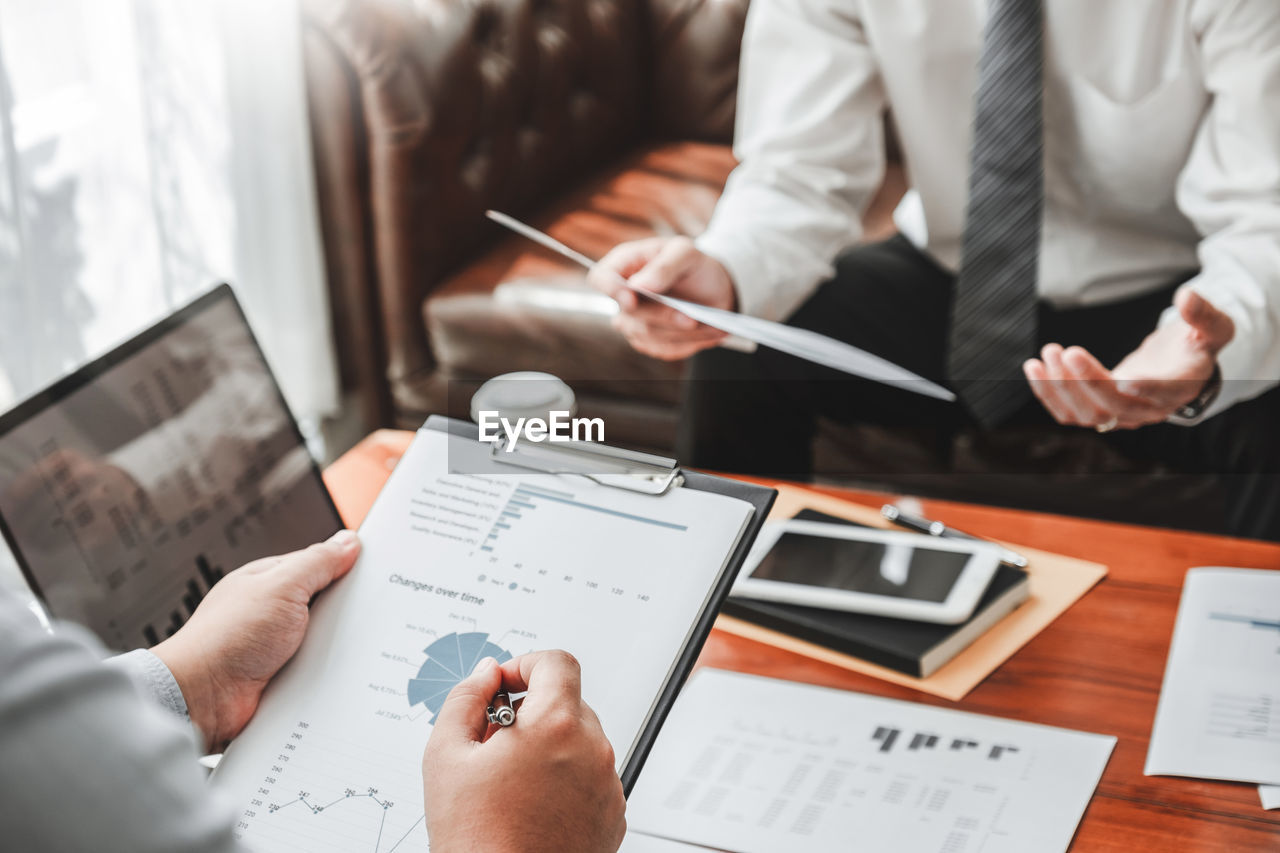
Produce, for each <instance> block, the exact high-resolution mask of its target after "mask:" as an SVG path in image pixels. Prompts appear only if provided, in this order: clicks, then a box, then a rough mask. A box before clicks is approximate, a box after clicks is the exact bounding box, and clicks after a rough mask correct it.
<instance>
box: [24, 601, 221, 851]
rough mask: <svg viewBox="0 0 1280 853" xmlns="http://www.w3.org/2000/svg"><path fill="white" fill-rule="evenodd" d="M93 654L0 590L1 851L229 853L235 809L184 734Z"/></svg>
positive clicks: (75, 633)
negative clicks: (213, 787) (208, 777)
mask: <svg viewBox="0 0 1280 853" xmlns="http://www.w3.org/2000/svg"><path fill="white" fill-rule="evenodd" d="M100 653H101V647H99V646H98V645H97V643H96V642H94V641H93V639H92V638H91V637H90V636H89V635H88V634H87V633H86V632H83V631H80V630H78V629H75V628H74V627H68V628H64V629H60V630H59V631H58V632H57V633H54V634H50V633H47V632H46V631H44V630H43V629H42V628H41V627H40V626H39V625H38V624H37V623H36V622H35V620H34V619H33V618H32V616H31V614H30V612H29V611H27V610H26V609H25V608H23V607H22V606H21V605H20V604H18V603H16V602H15V601H13V599H12V598H11V597H10V596H7V595H5V594H4V593H3V592H0V791H3V792H4V796H2V797H0V847H3V848H4V849H5V850H15V851H16V850H32V851H34V850H57V851H61V852H62V853H233V851H236V853H239V851H241V850H242V848H241V847H240V846H239V845H238V844H237V843H236V841H235V839H234V837H233V831H234V826H235V818H234V814H235V811H234V809H233V808H232V806H231V804H230V803H228V802H227V801H225V800H223V799H222V798H221V797H220V796H218V795H215V794H214V793H213V792H211V791H210V789H209V787H208V785H207V784H206V783H205V778H204V772H203V771H202V770H201V769H200V766H199V765H198V764H197V761H196V759H197V752H196V748H195V743H194V740H193V738H192V733H191V728H190V726H187V725H184V724H183V723H182V722H181V721H180V720H178V719H177V718H175V716H174V715H173V714H171V713H167V712H166V711H164V710H162V709H161V708H160V707H159V706H158V705H157V704H156V703H155V702H152V701H148V700H147V699H146V698H145V697H143V696H141V695H139V694H138V692H137V690H136V689H135V688H134V686H133V684H131V683H130V681H129V678H127V677H126V676H125V674H124V673H123V672H121V671H120V669H119V668H117V667H115V666H105V665H103V663H102V661H101V660H100V658H99V656H100ZM157 662H158V661H157ZM128 665H130V664H126V666H128ZM174 686H175V687H176V684H175V685H174Z"/></svg>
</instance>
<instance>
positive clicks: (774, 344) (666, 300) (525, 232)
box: [485, 210, 956, 402]
mask: <svg viewBox="0 0 1280 853" xmlns="http://www.w3.org/2000/svg"><path fill="white" fill-rule="evenodd" d="M485 216H487V217H488V218H489V219H491V220H493V221H494V222H496V223H498V224H499V225H501V226H503V227H504V228H508V229H510V230H511V231H514V232H516V233H517V234H519V235H520V236H522V237H525V238H527V239H529V240H532V241H533V242H535V243H537V244H538V245H540V246H543V247H545V248H547V249H550V250H551V251H553V252H555V253H556V254H558V255H560V256H561V257H564V258H568V259H569V260H571V261H573V262H574V263H576V264H578V265H580V266H582V267H584V268H585V269H587V270H591V269H594V268H595V266H596V262H595V261H593V260H592V259H591V258H589V257H587V256H586V255H584V254H582V253H581V252H579V251H576V250H574V249H571V248H569V247H568V246H566V245H565V244H563V243H561V242H560V241H559V240H557V239H555V238H554V237H552V236H551V235H549V234H545V233H543V232H542V231H539V230H538V229H536V228H533V227H532V226H530V225H526V224H525V223H523V222H521V221H520V220H518V219H516V218H514V217H511V216H508V215H507V214H505V213H502V212H501V211H497V210H487V211H485ZM618 280H619V281H620V282H622V284H624V285H625V286H626V287H628V288H630V289H631V290H633V291H635V292H636V293H638V294H640V295H641V296H644V297H646V298H647V299H652V300H653V301H655V302H657V303H659V304H661V305H665V306H667V307H668V308H670V309H672V310H673V311H678V312H679V313H681V314H683V315H685V316H686V317H691V318H693V319H694V320H697V321H698V322H699V323H702V324H703V325H705V326H710V327H711V328H713V329H719V330H720V331H722V332H725V333H726V334H729V335H733V336H735V337H738V338H741V339H743V340H747V341H751V342H752V343H756V344H761V345H763V346H767V347H770V348H772V349H776V350H778V351H779V352H784V353H786V354H788V355H793V356H795V357H796V358H801V359H804V360H805V361H811V362H813V363H814V364H820V365H822V366H824V367H829V368H831V369H832V370H839V371H841V372H842V373H848V374H850V375H852V376H859V377H862V378H863V379H870V380H872V381H874V382H880V383H882V384H885V385H890V386H893V387H895V388H901V389H902V390H904V391H911V392H913V393H915V394H922V395H924V396H926V397H936V398H937V399H939V400H946V401H948V402H954V401H955V399H956V395H955V394H953V393H952V392H951V391H948V390H947V389H946V388H943V387H942V386H941V385H938V384H937V383H934V382H930V381H929V380H928V379H925V378H924V377H923V376H918V375H917V374H915V373H912V372H911V371H910V370H907V369H906V368H905V367H900V366H898V365H896V364H894V363H893V362H891V361H888V360H887V359H883V358H881V357H880V356H878V355H873V354H872V353H869V352H867V351H866V350H863V349H859V348H858V347H855V346H853V345H852V344H847V343H845V342H844V341H838V340H836V339H835V338H830V337H827V336H826V335H820V334H818V333H817V332H811V331H809V330H808V329H798V328H795V327H794V326H787V325H785V324H783V323H775V322H773V321H771V320H764V319H761V318H759V317H751V316H749V315H746V314H739V313H737V312H736V311H725V310H723V309H720V308H712V307H711V306H709V305H699V304H698V303H696V302H688V301H686V300H684V299H676V298H674V297H671V296H667V295H665V294H662V293H653V292H651V291H648V290H642V289H640V288H638V287H636V286H635V285H633V284H632V283H631V282H629V281H627V280H626V279H625V278H623V277H622V276H618ZM734 348H735V349H736V348H740V347H734Z"/></svg>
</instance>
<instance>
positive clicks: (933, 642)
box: [724, 509, 1030, 678]
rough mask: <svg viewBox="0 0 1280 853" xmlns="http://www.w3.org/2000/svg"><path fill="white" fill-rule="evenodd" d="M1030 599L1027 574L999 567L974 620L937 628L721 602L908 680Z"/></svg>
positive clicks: (805, 515)
mask: <svg viewBox="0 0 1280 853" xmlns="http://www.w3.org/2000/svg"><path fill="white" fill-rule="evenodd" d="M795 518H796V520H797V521H818V522H825V523H828V524H845V525H851V526H853V527H866V526H867V525H865V524H858V523H857V522H853V521H849V520H848V519H845V518H840V517H838V516H834V515H828V514H827V513H825V512H818V511H817V510H812V509H806V510H801V511H800V512H799V513H798V514H797V515H796V516H795ZM1029 595H1030V582H1029V580H1028V577H1027V573H1026V572H1024V571H1023V570H1021V569H1015V568H1011V567H1009V566H1005V565H1001V566H1000V567H999V569H997V570H996V574H995V576H994V577H993V578H992V580H991V585H990V586H988V587H987V591H986V593H984V594H983V596H982V598H981V599H980V600H979V601H978V606H977V607H976V608H974V611H973V616H971V617H969V620H968V621H967V622H964V623H962V624H960V625H938V624H935V623H930V622H916V621H912V620H909V619H893V618H890V617H887V616H871V615H867V614H862V613H845V612H843V611H839V610H824V609H822V608H818V607H803V606H800V605H796V604H778V603H776V602H772V601H756V600H753V599H748V598H736V597H734V598H730V599H729V600H728V601H727V602H726V603H725V605H724V613H725V614H726V615H728V616H733V617H735V618H737V619H742V620H743V621H746V622H751V623H753V624H755V625H759V626H760V627H762V628H769V629H771V630H774V631H780V632H782V633H784V634H790V635H791V636H794V637H798V638H800V639H802V640H806V641H808V642H810V643H816V644H817V645H820V646H825V647H826V648H829V649H834V650H835V651H838V652H841V653H843V654H849V655H853V656H854V657H858V658H862V659H863V660H865V661H869V662H870V663H874V664H879V665H880V666H885V667H888V668H890V669H895V670H897V671H898V672H903V673H906V674H907V675H913V676H915V677H917V678H927V677H929V676H930V675H932V674H933V673H934V672H936V671H937V670H938V669H939V668H940V667H941V666H942V665H943V664H945V663H947V661H949V660H951V659H952V658H954V657H955V656H956V655H958V654H960V652H962V651H964V649H966V648H967V647H968V646H970V645H971V644H972V643H973V642H974V641H975V640H977V639H978V637H981V636H982V635H983V634H985V633H986V632H987V631H988V630H989V629H990V628H991V627H992V626H993V625H995V624H996V623H997V622H999V621H1000V620H1001V619H1003V618H1004V617H1005V616H1007V615H1009V614H1010V613H1012V612H1013V611H1014V610H1015V609H1016V608H1017V607H1018V605H1020V604H1022V602H1024V601H1026V600H1027V597H1028V596H1029Z"/></svg>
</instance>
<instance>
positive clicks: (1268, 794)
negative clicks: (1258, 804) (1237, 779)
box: [1258, 785, 1280, 811]
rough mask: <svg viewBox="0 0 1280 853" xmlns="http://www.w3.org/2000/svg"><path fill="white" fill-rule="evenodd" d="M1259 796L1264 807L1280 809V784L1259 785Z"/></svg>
mask: <svg viewBox="0 0 1280 853" xmlns="http://www.w3.org/2000/svg"><path fill="white" fill-rule="evenodd" d="M1258 797H1259V798H1260V799H1261V800H1262V807H1263V808H1264V809H1267V810H1268V811H1270V810H1271V809H1280V785H1259V786H1258Z"/></svg>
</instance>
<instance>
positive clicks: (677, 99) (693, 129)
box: [648, 0, 747, 144]
mask: <svg viewBox="0 0 1280 853" xmlns="http://www.w3.org/2000/svg"><path fill="white" fill-rule="evenodd" d="M648 5H649V26H650V28H651V33H652V35H651V37H650V42H649V43H650V44H651V45H652V51H653V53H652V62H651V67H650V71H649V74H650V84H651V91H652V92H653V101H652V105H651V110H650V115H649V128H650V130H651V132H652V133H654V134H656V135H658V136H663V137H667V138H670V139H697V140H701V141H705V142H723V143H726V144H728V143H729V142H732V141H733V117H734V107H735V105H736V103H737V96H738V55H739V52H740V48H741V46H742V31H743V28H744V27H745V25H746V18H747V0H649V4H648Z"/></svg>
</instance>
